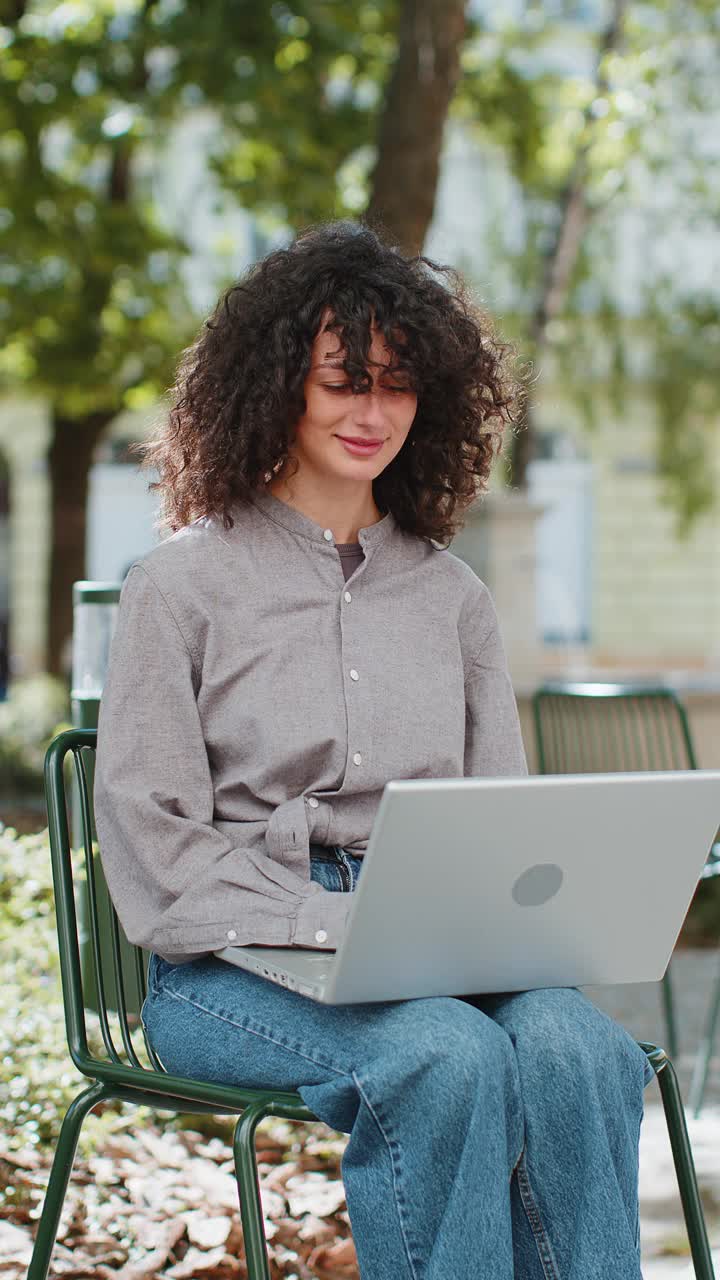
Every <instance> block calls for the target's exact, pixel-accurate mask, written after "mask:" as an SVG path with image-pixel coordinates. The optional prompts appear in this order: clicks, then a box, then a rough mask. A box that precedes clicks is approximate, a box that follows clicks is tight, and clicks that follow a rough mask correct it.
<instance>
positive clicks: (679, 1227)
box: [586, 949, 720, 1280]
mask: <svg viewBox="0 0 720 1280" xmlns="http://www.w3.org/2000/svg"><path fill="white" fill-rule="evenodd" d="M719 971H720V959H719V958H718V954H717V953H716V952H714V951H700V950H690V949H683V950H681V951H678V952H676V955H675V958H674V959H673V962H672V974H673V985H674V990H675V993H676V1004H677V1021H678V1039H679V1054H678V1056H677V1058H676V1060H675V1067H676V1070H677V1073H678V1078H679V1081H680V1088H681V1090H682V1093H683V1097H684V1098H685V1099H687V1095H688V1088H689V1084H690V1077H691V1074H692V1067H693V1062H694V1055H695V1051H696V1049H697V1045H698V1041H699V1038H700V1035H701V1030H702V1027H703V1026H704V1022H705V1015H706V1011H707V1003H708V999H709V996H710V991H711V989H712V986H713V983H714V981H715V977H716V975H717V973H718V972H719ZM586 990H587V994H588V995H589V996H591V998H592V999H593V1000H594V1001H595V1002H596V1004H598V1005H599V1006H600V1007H601V1008H602V1009H604V1010H605V1011H606V1012H607V1013H609V1014H611V1015H612V1017H614V1018H617V1020H618V1021H619V1022H622V1023H623V1025H624V1026H626V1027H627V1029H628V1031H630V1032H631V1033H632V1035H634V1036H635V1038H636V1039H638V1040H649V1041H652V1042H654V1043H655V1044H659V1045H662V1046H663V1047H664V1046H665V1044H666V1039H667V1037H666V1035H665V1027H664V1022H663V1016H662V1006H661V1002H660V988H659V985H658V984H656V983H641V984H636V985H632V986H624V987H594V988H587V989H586ZM645 1096H646V1110H645V1119H644V1121H643V1127H642V1133H641V1140H640V1214H641V1240H642V1257H643V1280H691V1277H692V1276H693V1275H694V1271H693V1269H692V1265H691V1263H690V1257H689V1250H688V1245H687V1237H686V1234H685V1230H684V1223H683V1217H682V1210H681V1207H680V1202H679V1198H678V1192H677V1182H676V1180H675V1173H674V1166H673V1162H672V1154H671V1151H670V1144H669V1141H668V1137H667V1129H666V1127H665V1120H664V1114H663V1110H662V1105H661V1103H660V1100H659V1097H660V1095H659V1090H658V1087H657V1085H656V1084H652V1083H651V1084H650V1085H649V1086H648V1089H647V1093H646V1095H645ZM706 1098H707V1101H706V1104H705V1106H704V1107H703V1110H702V1112H701V1114H700V1117H699V1118H698V1119H697V1120H694V1119H693V1118H692V1117H691V1116H688V1118H687V1122H688V1130H689V1133H690V1142H691V1144H692V1148H693V1154H694V1158H695V1167H696V1170H697V1175H698V1181H699V1183H700V1190H701V1195H702V1198H703V1204H704V1208H705V1214H706V1218H707V1222H708V1230H709V1232H710V1242H711V1245H712V1246H713V1262H714V1266H715V1271H716V1274H717V1276H718V1280H720V1033H719V1034H718V1039H717V1047H716V1050H715V1053H714V1056H713V1060H712V1063H711V1072H710V1077H709V1081H708V1089H707V1094H706Z"/></svg>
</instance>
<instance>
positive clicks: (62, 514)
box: [46, 410, 115, 676]
mask: <svg viewBox="0 0 720 1280" xmlns="http://www.w3.org/2000/svg"><path fill="white" fill-rule="evenodd" d="M114 416H115V414H114V412H113V411H110V410H103V411H101V412H98V413H92V414H89V415H88V416H87V417H85V418H80V419H75V418H66V417H63V416H62V415H61V414H59V413H57V412H55V413H54V414H53V436H52V443H51V445H50V450H49V453H48V464H49V468H50V570H49V591H48V596H49V615H48V632H47V658H46V670H47V671H49V672H50V673H51V674H52V675H56V676H66V675H67V674H68V670H69V655H68V645H69V643H70V640H71V637H72V629H73V607H72V586H73V583H74V582H76V581H78V580H80V579H83V578H84V577H85V575H86V568H85V544H86V537H85V531H86V522H87V494H88V473H89V470H90V466H91V465H92V457H93V452H94V450H95V447H96V445H97V444H98V441H99V440H100V439H101V437H102V435H103V433H104V431H105V429H106V427H107V425H108V423H109V422H111V421H112V419H113V417H114Z"/></svg>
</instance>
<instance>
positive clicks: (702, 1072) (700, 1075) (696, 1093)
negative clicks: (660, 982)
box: [688, 972, 720, 1120]
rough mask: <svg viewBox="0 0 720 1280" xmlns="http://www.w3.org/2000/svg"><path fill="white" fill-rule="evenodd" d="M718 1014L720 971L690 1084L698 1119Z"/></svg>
mask: <svg viewBox="0 0 720 1280" xmlns="http://www.w3.org/2000/svg"><path fill="white" fill-rule="evenodd" d="M718 1014H720V972H719V973H718V975H717V977H716V979H715V990H714V991H713V995H712V999H711V1002H710V1009H709V1011H708V1020H707V1026H706V1028H705V1036H704V1038H703V1039H702V1040H701V1041H700V1045H699V1047H698V1051H697V1055H696V1057H695V1065H694V1067H693V1076H692V1082H691V1084H690V1096H689V1099H688V1106H689V1108H690V1110H691V1111H692V1112H693V1114H694V1116H695V1119H696V1120H697V1117H698V1116H699V1115H700V1111H701V1109H702V1104H703V1100H704V1098H705V1086H706V1085H707V1078H708V1072H709V1070H710V1059H711V1057H712V1051H713V1046H714V1044H715V1033H716V1031H717V1024H718Z"/></svg>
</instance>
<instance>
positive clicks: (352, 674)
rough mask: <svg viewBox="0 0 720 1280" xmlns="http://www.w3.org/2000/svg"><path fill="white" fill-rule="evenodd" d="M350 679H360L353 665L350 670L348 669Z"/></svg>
mask: <svg viewBox="0 0 720 1280" xmlns="http://www.w3.org/2000/svg"><path fill="white" fill-rule="evenodd" d="M350 679H351V680H359V679H360V677H359V675H358V673H357V671H356V670H355V668H354V667H352V668H351V670H350Z"/></svg>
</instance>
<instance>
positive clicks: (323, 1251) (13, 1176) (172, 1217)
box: [0, 822, 358, 1280]
mask: <svg viewBox="0 0 720 1280" xmlns="http://www.w3.org/2000/svg"><path fill="white" fill-rule="evenodd" d="M0 989H2V993H3V996H2V1003H1V1004H0V1277H3V1280H20V1278H21V1277H24V1276H25V1275H26V1273H27V1266H28V1262H29V1258H30V1251H31V1248H32V1241H33V1238H34V1235H35V1231H36V1229H37V1219H38V1217H39V1214H40V1209H41V1207H42V1202H43V1198H44V1189H45V1186H46V1184H47V1178H48V1174H49V1169H50V1163H51V1160H52V1155H53V1152H54V1147H55V1142H56V1139H57V1135H58V1133H59V1128H60V1123H61V1121H62V1117H63V1115H64V1113H65V1111H66V1109H67V1107H68V1105H69V1103H70V1102H71V1101H72V1099H73V1097H75V1095H76V1094H77V1093H78V1092H80V1090H81V1089H82V1088H83V1087H84V1086H85V1084H86V1083H87V1082H86V1081H85V1080H84V1078H83V1077H82V1076H81V1075H80V1074H79V1073H78V1072H77V1071H76V1070H75V1068H74V1067H73V1065H72V1063H71V1061H70V1058H69V1056H68V1052H67V1046H66V1043H65V1029H64V1014H63V1005H62V993H61V987H60V973H59V966H58V961H57V939H56V934H55V915H54V907H53V894H52V878H51V872H50V855H49V849H48V842H47V830H46V829H45V830H42V831H39V832H36V833H32V832H30V833H27V834H19V833H18V831H17V830H16V829H15V828H14V827H10V826H4V825H3V823H2V822H0ZM191 1124H192V1127H189V1126H190V1125H191ZM231 1125H232V1121H231V1120H229V1119H228V1118H227V1117H206V1116H204V1117H197V1116H195V1117H185V1118H176V1117H173V1116H170V1115H169V1114H168V1113H167V1112H164V1113H161V1112H154V1111H152V1110H150V1109H149V1108H146V1107H131V1106H125V1105H123V1104H120V1103H117V1104H115V1103H112V1104H111V1103H105V1104H102V1106H101V1107H99V1108H98V1109H97V1110H96V1111H94V1112H93V1113H92V1114H91V1115H90V1116H89V1117H88V1118H87V1120H86V1121H85V1124H84V1125H83V1129H82V1132H81V1136H80V1142H79V1145H78V1155H77V1159H76V1162H75V1166H74V1170H73V1176H72V1180H71V1185H70V1189H69V1191H68V1195H67V1199H66V1203H65V1209H64V1212H63V1216H62V1219H61V1224H60V1230H59V1232H58V1242H57V1245H56V1248H55V1252H54V1254H53V1272H52V1274H53V1275H57V1276H64V1277H67V1278H68V1280H69V1278H70V1277H73V1280H75V1278H78V1280H79V1278H80V1277H96V1278H98V1280H104V1278H105V1277H110V1276H112V1277H114V1278H115V1280H118V1278H120V1280H152V1277H155V1276H157V1277H168V1280H186V1278H189V1277H193V1276H198V1277H206V1278H207V1280H226V1278H227V1280H229V1278H230V1277H233V1278H234V1277H240V1278H241V1280H242V1277H244V1276H245V1275H246V1274H247V1270H246V1266H245V1255H244V1249H243V1242H242V1230H241V1224H240V1212H239V1204H238V1193H237V1183H236V1181H235V1176H234V1166H233V1159H232V1146H231V1137H232V1129H231ZM256 1140H257V1150H258V1168H259V1173H260V1184H261V1195H262V1202H263V1210H264V1216H265V1231H266V1236H267V1239H268V1244H269V1252H270V1257H271V1274H272V1276H273V1280H279V1278H280V1277H285V1278H287V1280H291V1278H292V1277H295V1278H296V1280H311V1278H315V1280H330V1278H331V1277H332V1278H333V1280H343V1278H344V1277H348V1278H352V1280H355V1278H356V1277H357V1276H358V1269H357V1262H356V1256H355V1249H354V1245H353V1243H352V1238H351V1233H350V1223H349V1219H348V1215H347V1208H346V1204H345V1193H344V1189H343V1184H342V1180H341V1176H340V1160H341V1157H342V1153H343V1151H344V1149H345V1145H346V1143H347V1136H346V1135H344V1134H338V1133H334V1132H333V1131H332V1130H330V1129H328V1128H327V1127H326V1126H325V1125H323V1124H304V1125H303V1124H298V1125H292V1124H290V1123H289V1122H287V1121H284V1120H279V1119H273V1118H267V1119H265V1120H264V1121H263V1122H262V1123H261V1125H260V1126H259V1128H258V1130H257V1132H256Z"/></svg>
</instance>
